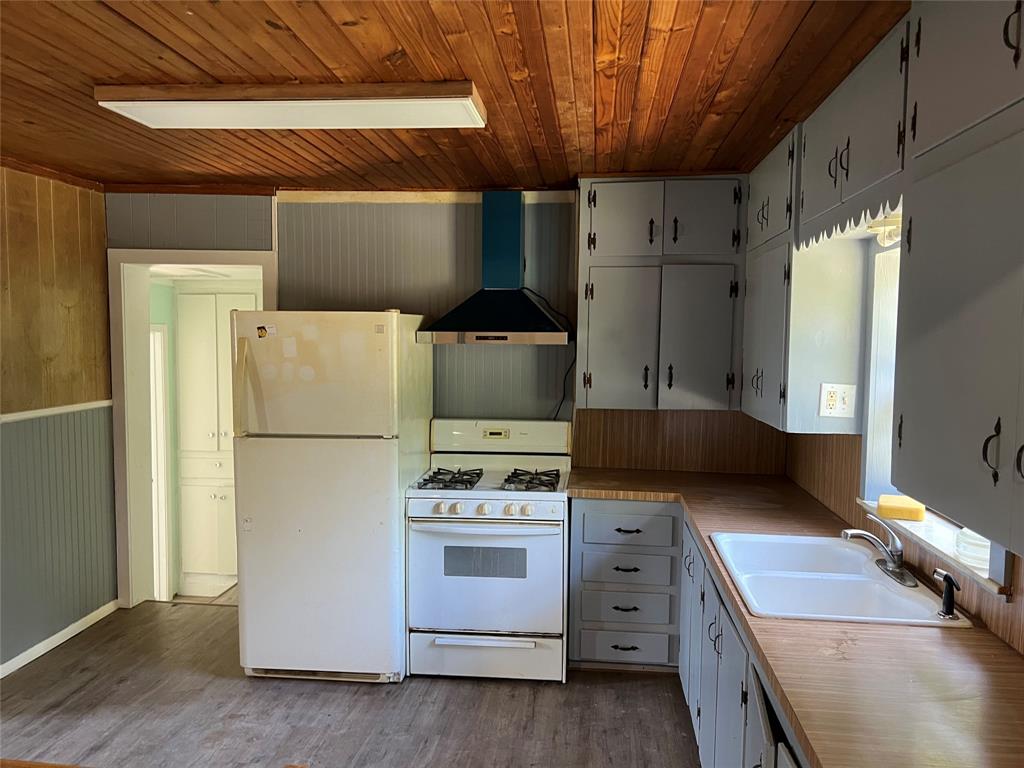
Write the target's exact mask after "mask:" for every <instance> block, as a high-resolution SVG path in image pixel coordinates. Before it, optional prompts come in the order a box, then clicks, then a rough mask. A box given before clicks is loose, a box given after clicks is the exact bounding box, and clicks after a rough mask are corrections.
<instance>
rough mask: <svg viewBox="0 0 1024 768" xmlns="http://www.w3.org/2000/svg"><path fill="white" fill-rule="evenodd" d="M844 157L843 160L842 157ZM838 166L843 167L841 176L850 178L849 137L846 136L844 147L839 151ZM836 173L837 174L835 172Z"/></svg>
mask: <svg viewBox="0 0 1024 768" xmlns="http://www.w3.org/2000/svg"><path fill="white" fill-rule="evenodd" d="M844 157H845V158H846V159H845V160H844V159H843V158H844ZM839 167H840V168H842V169H843V174H844V175H843V178H845V179H846V180H847V181H849V180H850V137H849V136H847V137H846V148H845V149H844V150H843V151H842V152H840V153H839ZM837 175H838V174H837Z"/></svg>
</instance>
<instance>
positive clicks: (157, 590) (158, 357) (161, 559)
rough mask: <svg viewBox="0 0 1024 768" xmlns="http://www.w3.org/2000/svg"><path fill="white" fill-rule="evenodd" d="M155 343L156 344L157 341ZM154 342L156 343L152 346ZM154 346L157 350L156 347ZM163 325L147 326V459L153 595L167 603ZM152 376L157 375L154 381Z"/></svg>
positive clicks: (168, 561)
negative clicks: (151, 453) (150, 474)
mask: <svg viewBox="0 0 1024 768" xmlns="http://www.w3.org/2000/svg"><path fill="white" fill-rule="evenodd" d="M157 340H158V342H157ZM155 342H156V343H155ZM157 344H158V345H159V348H157ZM167 363H168V354H167V326H166V325H165V324H163V323H150V326H149V370H150V374H151V377H150V382H149V391H150V401H149V405H150V424H151V427H152V429H153V432H152V439H151V441H150V445H152V446H154V448H155V450H156V455H155V456H151V457H150V458H151V460H152V464H153V467H154V470H155V471H154V472H153V500H154V503H155V504H156V509H154V510H153V525H154V530H153V558H154V562H153V581H154V584H153V592H154V594H155V597H156V599H157V600H170V599H171V598H172V597H173V594H171V553H170V522H169V515H170V506H171V505H170V503H169V502H170V487H169V484H168V477H167V475H168V468H169V463H168V447H169V445H170V443H169V441H168V433H167V427H168V417H169V415H170V411H169V408H168V401H167V396H168V387H167ZM153 375H155V376H157V378H156V379H154V378H153Z"/></svg>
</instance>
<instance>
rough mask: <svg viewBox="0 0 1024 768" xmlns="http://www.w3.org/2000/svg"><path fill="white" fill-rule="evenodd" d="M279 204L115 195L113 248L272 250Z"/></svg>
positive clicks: (110, 230)
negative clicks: (274, 224) (277, 205)
mask: <svg viewBox="0 0 1024 768" xmlns="http://www.w3.org/2000/svg"><path fill="white" fill-rule="evenodd" d="M273 204H274V199H273V198H272V197H266V196H258V195H174V194H148V193H140V192H125V193H110V194H108V195H106V210H107V247H108V248H174V249H189V248H195V249H207V248H210V249H219V250H225V251H245V250H261V251H269V250H271V249H272V248H273V247H274V245H273Z"/></svg>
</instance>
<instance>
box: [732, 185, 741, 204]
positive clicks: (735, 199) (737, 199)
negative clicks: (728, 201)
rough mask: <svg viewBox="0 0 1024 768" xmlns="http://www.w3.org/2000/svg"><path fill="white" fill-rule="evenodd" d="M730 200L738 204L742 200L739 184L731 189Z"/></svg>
mask: <svg viewBox="0 0 1024 768" xmlns="http://www.w3.org/2000/svg"><path fill="white" fill-rule="evenodd" d="M732 201H733V202H734V203H736V205H739V204H740V203H742V202H743V188H742V187H740V185H739V184H737V185H736V187H735V188H734V189H733V191H732Z"/></svg>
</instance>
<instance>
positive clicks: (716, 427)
mask: <svg viewBox="0 0 1024 768" xmlns="http://www.w3.org/2000/svg"><path fill="white" fill-rule="evenodd" d="M572 463H573V465H574V466H579V467H594V468H601V469H661V470H677V471H694V472H734V473H744V474H766V475H781V474H783V473H784V472H785V468H786V438H785V435H783V434H782V433H781V432H778V431H776V430H774V429H772V428H771V427H769V426H767V425H765V424H762V423H761V422H759V421H757V420H755V419H752V418H750V417H749V416H747V415H746V414H745V413H742V412H740V411H617V410H616V411H610V410H597V409H578V410H577V411H576V413H575V416H574V419H573V445H572Z"/></svg>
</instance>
